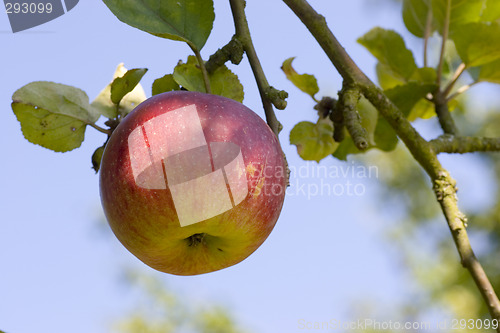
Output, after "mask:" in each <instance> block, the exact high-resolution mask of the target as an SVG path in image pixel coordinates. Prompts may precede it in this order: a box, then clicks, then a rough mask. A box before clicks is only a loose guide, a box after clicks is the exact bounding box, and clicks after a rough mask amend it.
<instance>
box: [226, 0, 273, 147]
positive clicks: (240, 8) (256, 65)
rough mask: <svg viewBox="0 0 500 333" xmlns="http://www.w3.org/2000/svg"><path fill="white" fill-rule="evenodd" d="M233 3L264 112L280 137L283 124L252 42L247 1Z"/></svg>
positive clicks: (238, 32)
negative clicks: (277, 116)
mask: <svg viewBox="0 0 500 333" xmlns="http://www.w3.org/2000/svg"><path fill="white" fill-rule="evenodd" d="M229 3H230V4H231V11H232V13H233V19H234V25H235V28H236V38H238V39H239V41H240V42H241V44H242V45H243V49H244V50H245V53H246V54H247V56H248V61H249V62H250V66H251V67H252V72H253V75H254V76H255V80H256V81H257V86H258V88H259V93H260V98H261V99H262V105H263V107H264V112H265V114H266V120H267V124H268V125H269V127H271V129H272V131H273V132H274V134H275V135H276V137H278V134H279V132H280V130H281V128H282V125H281V124H280V122H279V121H278V119H277V118H276V114H275V113H274V109H273V103H272V101H271V99H270V98H269V96H268V93H269V91H270V90H269V89H271V88H270V85H269V83H268V81H267V78H266V75H265V74H264V71H263V70H262V65H261V64H260V60H259V58H258V57H257V53H256V52H255V48H254V46H253V43H252V38H251V36H250V29H249V28H248V22H247V18H246V15H245V1H244V0H229Z"/></svg>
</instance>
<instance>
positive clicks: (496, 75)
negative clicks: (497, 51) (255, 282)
mask: <svg viewBox="0 0 500 333" xmlns="http://www.w3.org/2000/svg"><path fill="white" fill-rule="evenodd" d="M478 70H479V74H478V77H477V80H478V81H487V82H493V83H498V84H500V59H498V60H496V61H493V62H490V63H487V64H485V65H483V66H481V67H478Z"/></svg>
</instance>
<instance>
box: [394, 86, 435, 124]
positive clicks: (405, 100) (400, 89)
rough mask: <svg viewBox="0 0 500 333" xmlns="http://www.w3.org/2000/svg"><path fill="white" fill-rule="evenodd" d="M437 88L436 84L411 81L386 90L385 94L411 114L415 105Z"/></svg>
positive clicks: (404, 111) (401, 108) (407, 113)
mask: <svg viewBox="0 0 500 333" xmlns="http://www.w3.org/2000/svg"><path fill="white" fill-rule="evenodd" d="M435 90H436V85H435V84H421V83H418V82H410V83H408V84H405V85H402V86H397V87H394V88H392V89H389V90H386V91H385V92H384V93H385V95H386V96H387V97H388V98H389V99H390V100H391V101H392V102H393V103H394V104H395V105H396V106H397V107H398V108H399V110H400V111H401V112H402V113H403V114H404V115H405V116H406V117H408V115H409V114H410V112H411V110H412V109H413V107H414V106H415V105H416V104H417V103H418V102H419V101H420V100H421V99H423V98H425V97H426V96H427V94H429V93H432V92H433V91H435Z"/></svg>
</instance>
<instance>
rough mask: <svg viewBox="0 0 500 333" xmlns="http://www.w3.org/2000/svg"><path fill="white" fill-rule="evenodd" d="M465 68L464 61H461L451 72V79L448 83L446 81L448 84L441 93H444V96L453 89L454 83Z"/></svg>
mask: <svg viewBox="0 0 500 333" xmlns="http://www.w3.org/2000/svg"><path fill="white" fill-rule="evenodd" d="M466 68H467V66H466V65H465V64H464V63H461V64H460V65H459V66H458V67H457V70H456V71H455V73H454V74H453V78H452V79H451V81H450V83H448V85H447V86H446V88H445V89H444V92H443V93H444V95H445V96H448V95H449V94H450V92H451V90H452V89H453V87H454V86H455V84H456V83H457V81H458V79H459V78H460V76H461V75H462V73H463V72H464V71H465V69H466Z"/></svg>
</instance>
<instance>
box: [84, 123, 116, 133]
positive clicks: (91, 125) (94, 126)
mask: <svg viewBox="0 0 500 333" xmlns="http://www.w3.org/2000/svg"><path fill="white" fill-rule="evenodd" d="M87 125H89V126H90V127H93V128H95V129H96V130H98V131H99V132H101V133H104V134H107V135H111V132H112V131H111V130H109V129H105V128H102V127H100V126H98V125H96V124H94V123H88V124H87Z"/></svg>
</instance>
